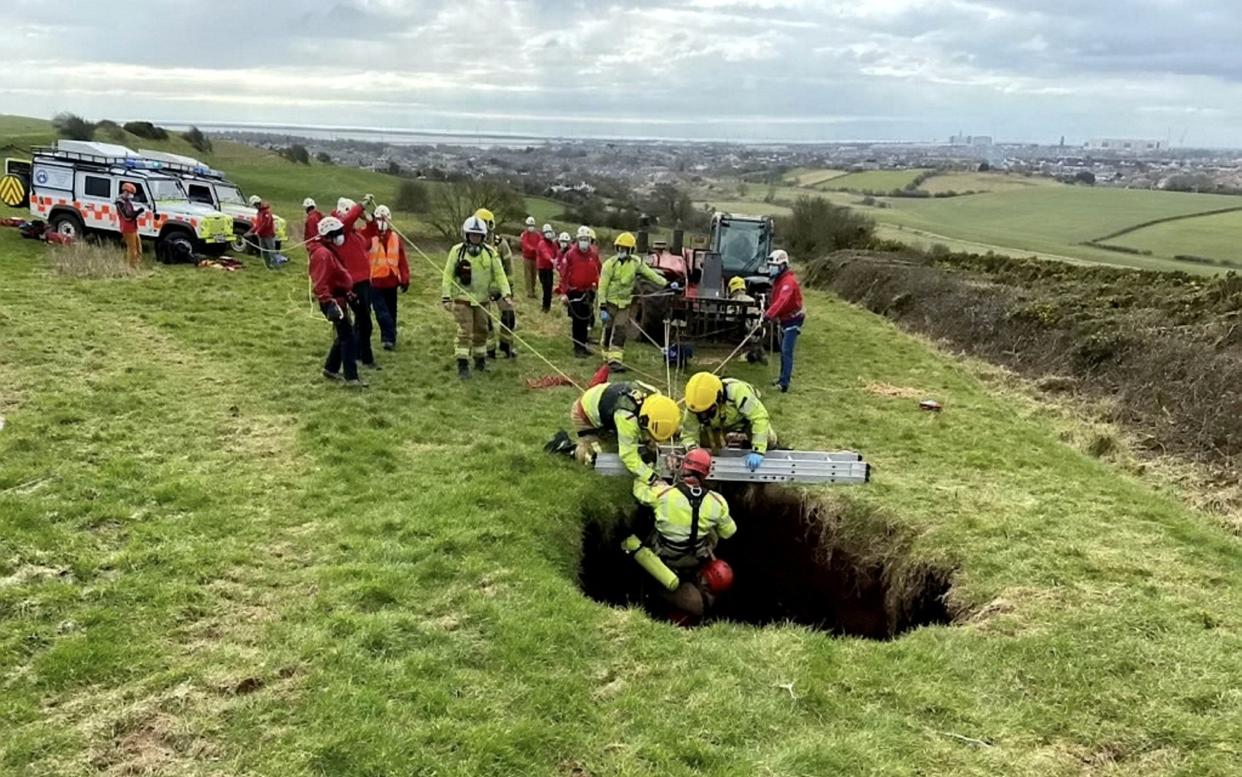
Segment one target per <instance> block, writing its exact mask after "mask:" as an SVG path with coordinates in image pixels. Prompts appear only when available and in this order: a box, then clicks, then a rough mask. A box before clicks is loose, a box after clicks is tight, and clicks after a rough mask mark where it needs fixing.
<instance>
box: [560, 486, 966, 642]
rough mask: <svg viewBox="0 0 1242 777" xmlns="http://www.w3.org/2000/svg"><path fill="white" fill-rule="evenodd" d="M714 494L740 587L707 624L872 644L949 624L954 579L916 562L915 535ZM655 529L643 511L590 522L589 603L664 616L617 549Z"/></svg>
mask: <svg viewBox="0 0 1242 777" xmlns="http://www.w3.org/2000/svg"><path fill="white" fill-rule="evenodd" d="M718 490H719V491H721V493H723V494H724V496H725V497H726V498H727V499H728V500H729V505H730V508H731V510H732V513H733V517H734V519H735V520H736V521H737V524H738V533H737V535H736V536H735V537H733V538H732V539H730V540H727V541H724V542H721V543H720V545H719V547H718V548H717V555H718V556H719V557H720V558H722V559H724V560H725V561H728V562H729V564H730V565H732V567H733V571H734V586H733V589H732V590H731V591H729V592H728V594H726V595H725V596H724V597H722V598H721V599H720V600H719V601H718V602H717V604H716V607H715V608H714V609H713V610H712V611H711V613H710V614H709V619H728V620H733V621H738V622H742V623H751V624H755V625H760V626H761V625H765V624H770V623H780V622H783V621H793V622H795V623H800V624H802V625H805V626H809V627H811V628H814V629H819V630H822V631H827V632H831V633H834V634H845V635H851V636H857V637H866V638H868V639H891V638H893V637H895V636H897V635H899V634H901V633H903V632H905V631H909V630H910V629H914V628H917V627H919V626H927V625H931V624H946V623H949V622H951V620H952V618H951V615H950V612H949V607H948V604H947V602H946V598H947V595H948V593H949V588H950V586H951V584H952V580H951V577H952V571H951V570H950V569H947V568H939V567H935V566H933V565H931V564H928V563H926V562H922V561H916V560H913V559H912V558H911V557H910V553H909V536H908V535H907V534H906V533H904V532H902V531H900V530H899V529H898V528H896V527H895V526H894V525H893V524H892V523H891V522H890V521H888V520H886V519H885V518H884V517H883V516H882V515H879V514H876V513H875V512H874V511H872V510H870V509H869V508H866V507H863V506H860V505H857V504H854V503H852V502H849V501H847V500H844V499H831V500H824V501H818V500H804V498H803V497H802V495H801V494H799V493H798V492H796V491H792V490H790V489H784V488H779V487H775V486H743V487H734V488H728V487H725V488H719V489H718ZM652 521H653V517H652V515H651V512H650V510H646V509H641V510H638V511H636V512H634V513H632V514H629V515H617V514H613V515H603V516H601V515H588V516H587V521H586V525H585V528H584V530H583V534H582V560H581V565H580V567H579V583H580V585H581V586H582V590H583V592H584V593H585V594H586V595H587V596H590V597H591V598H592V599H595V600H596V601H600V602H605V603H608V604H615V605H626V604H638V605H642V606H643V607H645V608H646V609H647V610H648V611H649V612H651V613H652V614H653V615H654V616H657V617H659V616H662V615H664V614H665V612H664V606H663V603H662V602H661V601H660V600H659V597H658V596H656V595H655V588H656V586H655V585H654V581H652V580H650V578H649V577H648V576H647V574H646V573H645V572H643V571H642V570H641V569H639V567H638V565H637V564H635V563H634V562H633V561H632V560H631V559H629V558H628V557H626V556H625V555H624V554H623V553H622V552H621V550H620V543H621V540H622V539H624V538H625V536H626V535H627V534H630V533H636V534H637V535H638V536H639V537H640V538H644V539H645V538H646V537H647V536H648V534H649V533H650V531H651V527H652Z"/></svg>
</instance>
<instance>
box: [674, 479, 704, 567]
mask: <svg viewBox="0 0 1242 777" xmlns="http://www.w3.org/2000/svg"><path fill="white" fill-rule="evenodd" d="M677 490H678V491H680V492H681V494H682V496H684V497H685V498H686V501H687V502H689V503H690V551H689V553H690V555H691V556H694V557H696V558H697V557H698V555H699V511H700V510H701V509H702V507H703V500H704V499H706V498H707V489H705V488H703V487H702V486H691V485H690V484H688V483H686V481H684V480H683V481H681V482H680V483H678V484H677Z"/></svg>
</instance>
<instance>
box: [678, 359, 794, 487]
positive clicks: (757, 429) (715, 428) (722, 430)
mask: <svg viewBox="0 0 1242 777" xmlns="http://www.w3.org/2000/svg"><path fill="white" fill-rule="evenodd" d="M739 433H740V434H744V435H746V437H747V438H749V445H750V451H751V452H750V454H748V455H747V456H746V466H747V467H748V468H749V469H750V470H751V471H752V472H754V471H755V470H757V469H758V468H759V466H760V464H762V463H763V457H764V456H765V455H766V454H767V452H768V448H770V447H771V446H773V445H775V444H776V433H775V432H773V431H772V423H771V420H770V419H769V417H768V409H767V408H766V407H764V406H763V402H761V401H760V399H759V392H758V391H756V390H755V387H754V386H752V385H750V384H749V383H747V382H745V381H742V380H736V379H734V378H724V379H723V380H722V379H721V378H718V377H716V376H715V375H713V374H712V373H710V372H699V373H695V374H694V375H693V376H691V378H690V380H689V381H687V383H686V422H685V425H684V426H683V427H682V434H681V442H682V444H683V445H685V446H686V447H688V448H692V447H694V446H696V445H701V446H703V447H705V448H711V449H713V450H719V449H721V448H724V447H726V444H727V436H728V435H730V434H739Z"/></svg>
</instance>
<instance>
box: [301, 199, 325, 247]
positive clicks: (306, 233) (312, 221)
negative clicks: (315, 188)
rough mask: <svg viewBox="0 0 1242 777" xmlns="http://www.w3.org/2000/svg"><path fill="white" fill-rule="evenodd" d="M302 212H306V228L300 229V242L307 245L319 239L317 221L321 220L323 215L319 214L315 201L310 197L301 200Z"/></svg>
mask: <svg viewBox="0 0 1242 777" xmlns="http://www.w3.org/2000/svg"><path fill="white" fill-rule="evenodd" d="M302 210H304V211H306V226H305V227H304V228H303V229H302V241H303V242H305V243H309V242H310V241H312V240H315V239H317V238H318V237H319V220H320V219H322V218H323V214H322V213H320V212H319V208H317V207H316V206H315V201H314V200H313V199H311V198H310V197H307V198H306V199H304V200H302Z"/></svg>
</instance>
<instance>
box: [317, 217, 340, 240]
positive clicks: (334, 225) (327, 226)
mask: <svg viewBox="0 0 1242 777" xmlns="http://www.w3.org/2000/svg"><path fill="white" fill-rule="evenodd" d="M344 228H345V225H344V224H342V223H341V220H340V219H338V218H337V217H336V216H324V217H323V218H322V219H320V220H319V227H318V230H319V236H320V237H327V236H328V235H330V234H332V233H333V232H337V231H339V230H342V229H344Z"/></svg>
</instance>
